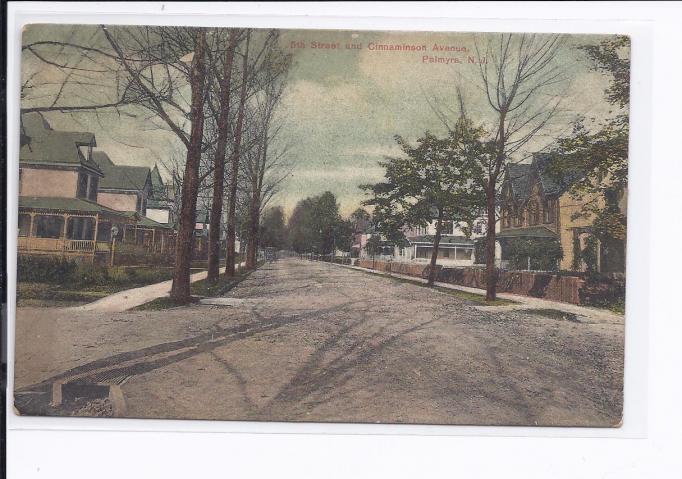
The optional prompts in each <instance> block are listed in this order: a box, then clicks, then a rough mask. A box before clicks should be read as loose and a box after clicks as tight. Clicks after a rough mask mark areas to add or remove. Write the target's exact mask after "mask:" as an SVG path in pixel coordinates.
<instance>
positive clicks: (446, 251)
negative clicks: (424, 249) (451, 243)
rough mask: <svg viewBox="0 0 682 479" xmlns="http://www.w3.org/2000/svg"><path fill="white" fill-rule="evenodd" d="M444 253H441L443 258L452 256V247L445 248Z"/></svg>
mask: <svg viewBox="0 0 682 479" xmlns="http://www.w3.org/2000/svg"><path fill="white" fill-rule="evenodd" d="M442 251H443V254H442V255H441V256H442V257H443V258H449V257H450V249H449V248H443V250H442Z"/></svg>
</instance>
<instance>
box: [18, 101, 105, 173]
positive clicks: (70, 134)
mask: <svg viewBox="0 0 682 479" xmlns="http://www.w3.org/2000/svg"><path fill="white" fill-rule="evenodd" d="M86 145H92V146H96V145H97V143H96V141H95V135H94V134H93V133H90V132H83V131H57V130H53V129H52V127H51V126H50V124H49V123H48V122H47V120H46V119H45V117H43V116H42V115H41V114H40V113H37V112H31V113H25V114H23V115H22V116H21V147H20V150H19V162H24V163H37V164H58V165H73V166H78V165H81V166H85V167H88V168H90V169H92V170H95V171H96V172H100V169H99V168H98V167H97V164H96V163H95V162H93V161H90V159H89V158H87V156H86V155H83V154H82V153H81V151H80V150H79V148H78V147H79V146H86Z"/></svg>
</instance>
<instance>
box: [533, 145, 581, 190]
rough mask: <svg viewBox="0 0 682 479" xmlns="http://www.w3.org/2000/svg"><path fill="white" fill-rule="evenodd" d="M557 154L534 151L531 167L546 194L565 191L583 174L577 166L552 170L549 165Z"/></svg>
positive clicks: (556, 157) (555, 158)
mask: <svg viewBox="0 0 682 479" xmlns="http://www.w3.org/2000/svg"><path fill="white" fill-rule="evenodd" d="M557 159H558V156H556V155H552V154H550V153H535V154H534V155H533V167H534V169H535V171H536V172H537V175H538V179H539V181H540V184H541V185H542V190H543V191H544V193H545V194H546V195H558V194H561V193H564V192H565V191H567V190H568V189H569V188H570V186H571V185H572V184H573V183H574V182H575V181H577V180H578V179H580V178H581V177H582V176H583V173H582V171H580V170H579V169H578V168H568V169H567V168H563V171H560V172H559V171H552V170H551V167H552V165H553V163H554V162H556V160H557Z"/></svg>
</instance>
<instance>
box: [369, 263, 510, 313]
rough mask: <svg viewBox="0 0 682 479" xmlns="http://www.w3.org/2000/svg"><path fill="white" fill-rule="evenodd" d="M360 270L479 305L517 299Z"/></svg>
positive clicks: (507, 302)
mask: <svg viewBox="0 0 682 479" xmlns="http://www.w3.org/2000/svg"><path fill="white" fill-rule="evenodd" d="M356 271H360V272H361V273H365V274H371V275H373V276H378V275H379V276H384V277H385V278H387V279H391V280H393V281H397V282H399V283H409V284H413V285H415V286H421V287H423V288H429V289H435V290H436V291H438V292H440V293H445V294H449V295H450V296H454V297H456V298H459V299H464V300H467V301H472V302H474V303H477V304H479V305H481V306H506V305H509V304H518V301H512V300H510V299H501V298H497V299H496V300H495V301H486V299H485V293H481V294H477V293H469V292H468V291H460V290H458V289H450V288H444V287H442V286H429V285H428V284H426V283H422V282H421V281H418V280H417V278H415V279H407V278H399V277H396V276H392V275H391V276H389V275H380V274H379V273H372V272H370V271H362V270H356Z"/></svg>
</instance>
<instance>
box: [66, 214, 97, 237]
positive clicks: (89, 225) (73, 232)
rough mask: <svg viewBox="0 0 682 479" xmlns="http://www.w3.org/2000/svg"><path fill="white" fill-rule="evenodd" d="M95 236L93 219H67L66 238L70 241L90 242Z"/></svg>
mask: <svg viewBox="0 0 682 479" xmlns="http://www.w3.org/2000/svg"><path fill="white" fill-rule="evenodd" d="M94 234H95V219H94V218H81V217H78V216H76V217H71V218H69V221H68V224H67V227H66V237H67V238H68V239H72V240H91V239H93V236H94Z"/></svg>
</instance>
